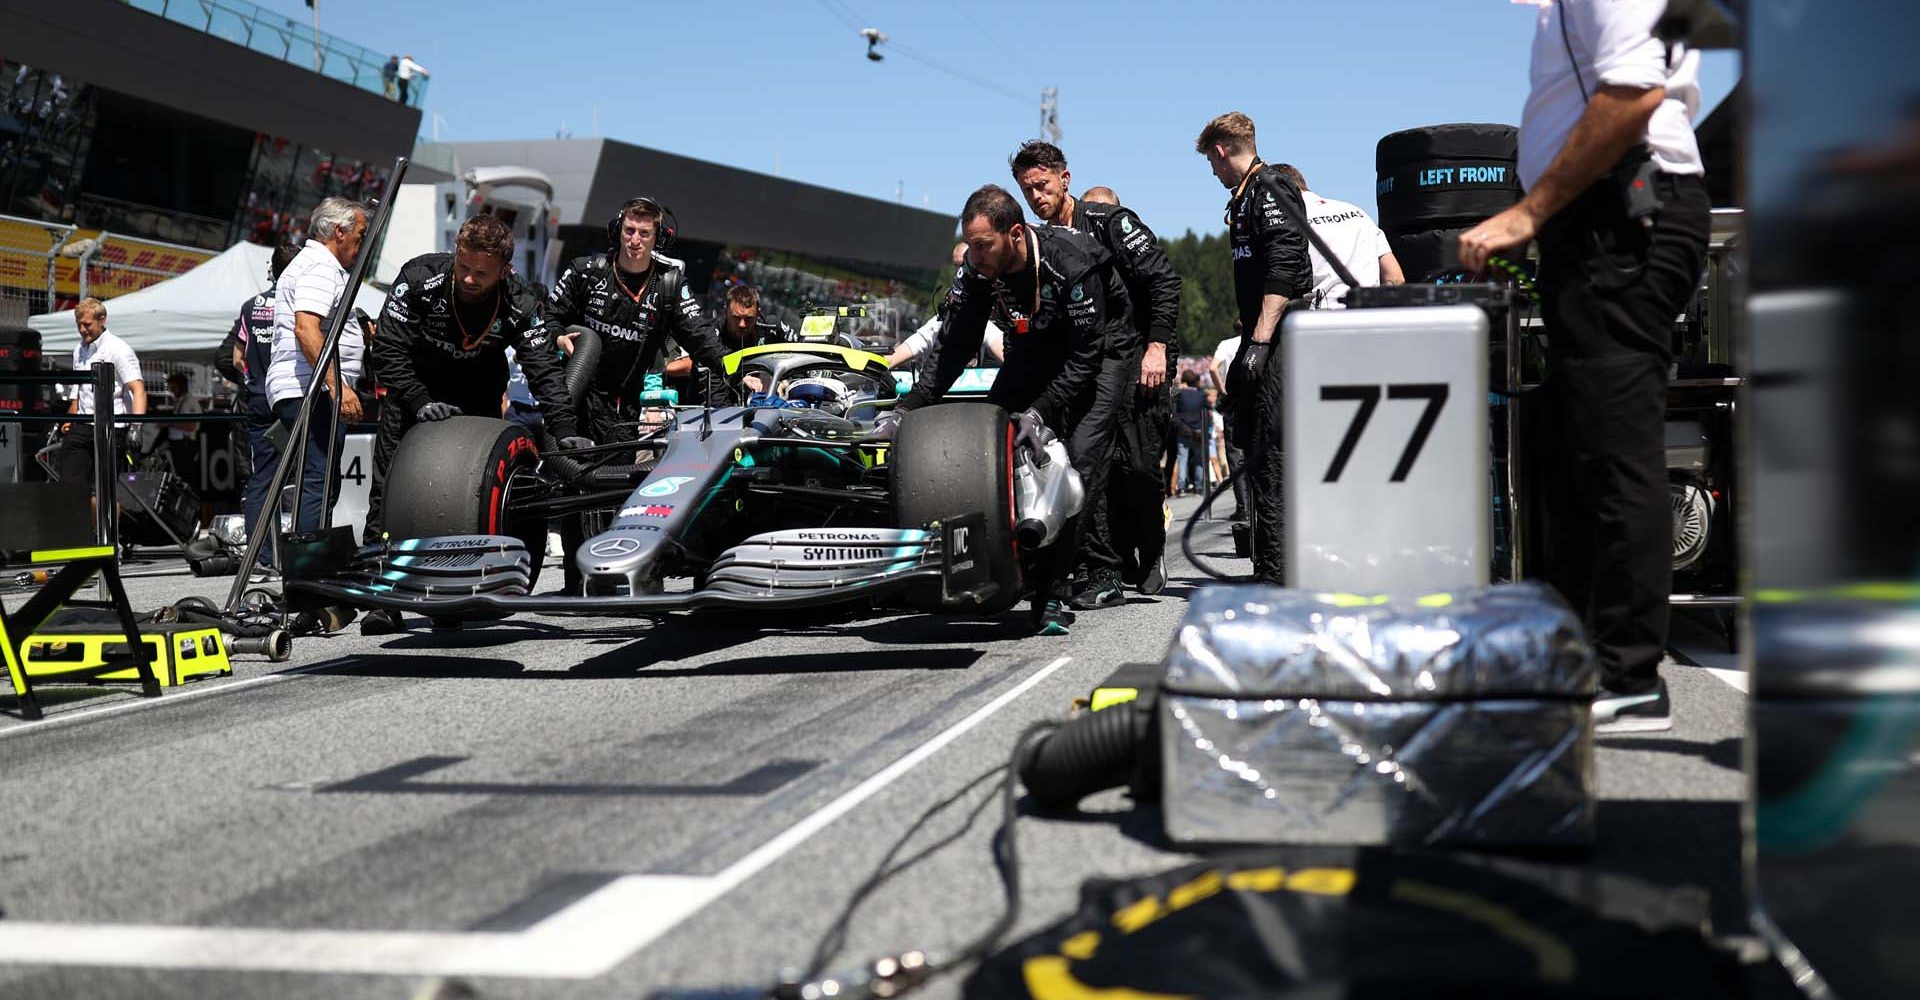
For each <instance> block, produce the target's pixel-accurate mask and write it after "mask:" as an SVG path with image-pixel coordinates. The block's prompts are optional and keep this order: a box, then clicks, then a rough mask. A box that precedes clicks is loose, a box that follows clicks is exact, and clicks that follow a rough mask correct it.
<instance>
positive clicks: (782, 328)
mask: <svg viewBox="0 0 1920 1000" xmlns="http://www.w3.org/2000/svg"><path fill="white" fill-rule="evenodd" d="M797 339H799V338H798V337H797V335H795V334H794V332H793V328H792V327H790V326H788V325H787V324H785V323H782V322H780V321H779V320H775V319H768V318H766V317H764V316H762V315H761V314H760V291H759V289H756V288H754V287H753V286H752V285H744V284H743V285H735V286H733V287H732V288H729V289H727V314H726V317H725V318H724V319H723V320H722V321H721V324H720V346H721V349H722V350H725V351H726V352H727V353H729V354H731V353H733V352H734V351H744V350H746V349H747V348H749V347H762V346H765V345H767V344H788V343H792V342H793V341H795V340H797ZM667 380H668V381H669V382H685V383H686V384H688V385H689V386H690V387H691V388H692V393H691V395H690V397H689V398H688V399H686V400H684V401H683V402H688V403H700V402H704V401H705V400H707V399H708V398H709V397H711V396H713V395H714V394H715V393H716V392H720V393H724V392H726V391H727V390H726V389H725V388H724V387H721V386H719V385H718V383H719V382H722V381H725V374H724V369H715V368H708V367H707V366H705V365H695V364H694V361H693V356H692V355H690V354H687V353H686V352H685V351H681V352H679V356H678V357H676V358H674V359H673V360H672V361H669V362H667ZM759 382H760V380H759V378H758V377H757V376H753V375H746V376H743V377H742V388H744V389H745V390H746V391H748V392H765V391H767V386H764V385H760V384H759Z"/></svg>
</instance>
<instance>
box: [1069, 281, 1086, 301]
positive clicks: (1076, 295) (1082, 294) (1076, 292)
mask: <svg viewBox="0 0 1920 1000" xmlns="http://www.w3.org/2000/svg"><path fill="white" fill-rule="evenodd" d="M1086 297H1087V290H1086V289H1084V288H1081V287H1080V286H1079V285H1075V286H1073V296H1072V298H1073V301H1075V302H1078V301H1080V300H1081V299H1084V298H1086Z"/></svg>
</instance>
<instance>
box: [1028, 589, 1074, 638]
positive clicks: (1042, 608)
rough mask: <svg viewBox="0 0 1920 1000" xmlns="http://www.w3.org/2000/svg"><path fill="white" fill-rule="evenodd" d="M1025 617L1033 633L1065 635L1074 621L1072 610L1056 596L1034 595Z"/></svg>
mask: <svg viewBox="0 0 1920 1000" xmlns="http://www.w3.org/2000/svg"><path fill="white" fill-rule="evenodd" d="M1027 617H1028V620H1029V621H1031V622H1032V623H1033V631H1034V634H1035V635H1066V634H1067V630H1068V629H1069V628H1072V627H1073V621H1074V614H1073V612H1072V611H1069V610H1067V606H1066V604H1065V603H1063V602H1061V601H1060V600H1059V599H1057V598H1043V597H1035V598H1034V599H1033V609H1032V610H1031V611H1030V612H1028V615H1027Z"/></svg>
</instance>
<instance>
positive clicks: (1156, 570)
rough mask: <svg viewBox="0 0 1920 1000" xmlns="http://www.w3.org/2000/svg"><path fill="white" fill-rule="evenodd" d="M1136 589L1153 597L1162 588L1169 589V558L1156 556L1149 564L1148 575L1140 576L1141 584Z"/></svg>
mask: <svg viewBox="0 0 1920 1000" xmlns="http://www.w3.org/2000/svg"><path fill="white" fill-rule="evenodd" d="M1134 589H1135V590H1137V591H1139V592H1140V593H1142V594H1145V595H1147V596H1148V597H1152V596H1153V595H1154V594H1158V593H1159V592H1161V591H1162V590H1165V589H1167V559H1166V557H1165V556H1155V557H1154V559H1153V562H1151V563H1149V564H1148V565H1147V573H1146V575H1145V576H1143V577H1141V578H1140V585H1139V586H1137V587H1135V588H1134Z"/></svg>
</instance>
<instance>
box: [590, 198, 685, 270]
mask: <svg viewBox="0 0 1920 1000" xmlns="http://www.w3.org/2000/svg"><path fill="white" fill-rule="evenodd" d="M634 211H640V212H652V213H653V214H654V215H655V216H657V217H658V218H659V220H660V221H659V223H658V227H659V235H657V236H656V237H655V238H654V241H653V250H654V252H655V253H666V252H667V248H668V247H671V246H673V240H674V237H675V236H678V235H679V233H680V219H679V218H678V217H677V216H675V215H674V214H673V210H672V209H670V208H668V207H667V206H665V205H662V204H660V203H659V202H657V201H654V200H653V199H652V198H645V197H642V198H635V199H633V200H632V201H630V202H627V203H626V204H624V205H622V206H620V210H619V211H618V212H615V213H613V218H611V219H608V220H607V252H608V253H610V254H612V255H613V256H614V257H615V258H616V259H617V258H618V257H619V256H620V226H621V224H622V223H624V222H625V221H626V219H627V213H629V212H634Z"/></svg>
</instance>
